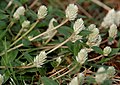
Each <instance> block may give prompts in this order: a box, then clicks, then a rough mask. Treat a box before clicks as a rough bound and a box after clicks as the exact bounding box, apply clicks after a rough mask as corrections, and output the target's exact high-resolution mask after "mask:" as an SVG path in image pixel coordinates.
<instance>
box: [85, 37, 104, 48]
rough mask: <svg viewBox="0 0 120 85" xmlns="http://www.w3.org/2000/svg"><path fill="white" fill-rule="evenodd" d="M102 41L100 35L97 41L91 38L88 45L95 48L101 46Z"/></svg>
mask: <svg viewBox="0 0 120 85" xmlns="http://www.w3.org/2000/svg"><path fill="white" fill-rule="evenodd" d="M101 41H102V38H101V36H100V35H98V36H97V37H96V38H95V39H93V40H90V38H89V39H88V41H87V42H86V44H87V45H88V46H90V47H93V46H99V45H100V43H101Z"/></svg>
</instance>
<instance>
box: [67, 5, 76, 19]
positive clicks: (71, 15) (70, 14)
mask: <svg viewBox="0 0 120 85" xmlns="http://www.w3.org/2000/svg"><path fill="white" fill-rule="evenodd" d="M77 12H78V7H77V5H74V4H69V5H68V6H67V8H66V10H65V13H66V18H68V19H69V20H75V18H76V17H77V14H78V13H77Z"/></svg>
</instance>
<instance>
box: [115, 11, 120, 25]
mask: <svg viewBox="0 0 120 85" xmlns="http://www.w3.org/2000/svg"><path fill="white" fill-rule="evenodd" d="M115 24H116V25H117V26H119V25H120V11H118V12H116V17H115Z"/></svg>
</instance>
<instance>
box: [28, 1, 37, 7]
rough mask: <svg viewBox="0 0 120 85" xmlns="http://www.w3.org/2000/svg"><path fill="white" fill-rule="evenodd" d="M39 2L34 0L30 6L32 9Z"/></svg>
mask: <svg viewBox="0 0 120 85" xmlns="http://www.w3.org/2000/svg"><path fill="white" fill-rule="evenodd" d="M37 2H38V0H34V1H33V2H32V4H31V5H30V6H29V8H30V9H31V8H33V7H34V6H35V4H36V3H37Z"/></svg>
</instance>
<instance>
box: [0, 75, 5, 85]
mask: <svg viewBox="0 0 120 85" xmlns="http://www.w3.org/2000/svg"><path fill="white" fill-rule="evenodd" d="M3 80H4V79H3V76H2V75H1V74H0V85H2V83H3Z"/></svg>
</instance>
